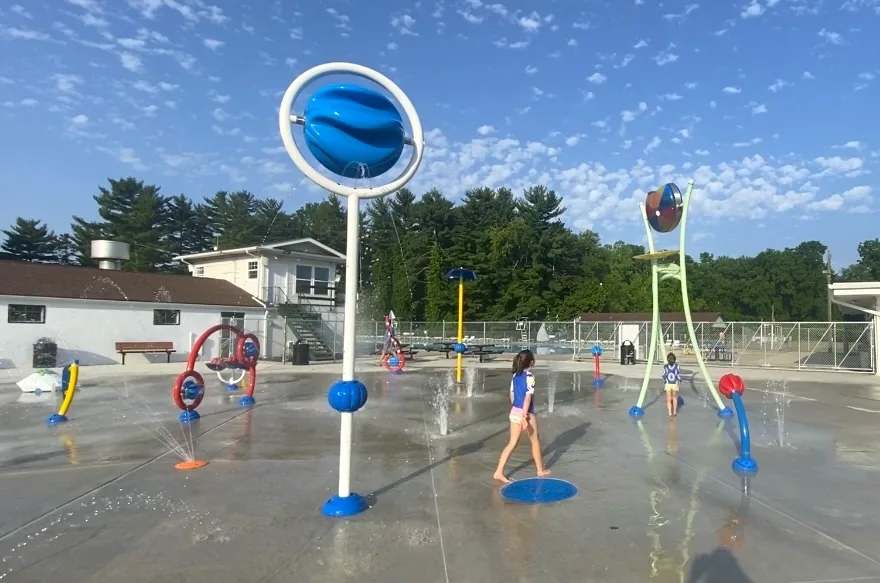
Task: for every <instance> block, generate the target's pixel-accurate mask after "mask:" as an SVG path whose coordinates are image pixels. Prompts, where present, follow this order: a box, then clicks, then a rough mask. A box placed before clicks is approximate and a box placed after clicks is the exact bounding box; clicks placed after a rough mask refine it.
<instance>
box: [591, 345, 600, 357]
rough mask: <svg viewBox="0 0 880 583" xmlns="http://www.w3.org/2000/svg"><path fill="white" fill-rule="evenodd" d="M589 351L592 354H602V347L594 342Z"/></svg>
mask: <svg viewBox="0 0 880 583" xmlns="http://www.w3.org/2000/svg"><path fill="white" fill-rule="evenodd" d="M590 352H592V353H593V356H602V347H601V346H599V345H598V344H594V345H593V348H592V349H591V350H590Z"/></svg>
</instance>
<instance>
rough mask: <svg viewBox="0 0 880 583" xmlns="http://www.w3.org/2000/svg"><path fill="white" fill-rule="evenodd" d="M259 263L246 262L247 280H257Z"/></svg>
mask: <svg viewBox="0 0 880 583" xmlns="http://www.w3.org/2000/svg"><path fill="white" fill-rule="evenodd" d="M258 266H259V263H258V262H256V261H248V279H257V274H258V273H259V267H258Z"/></svg>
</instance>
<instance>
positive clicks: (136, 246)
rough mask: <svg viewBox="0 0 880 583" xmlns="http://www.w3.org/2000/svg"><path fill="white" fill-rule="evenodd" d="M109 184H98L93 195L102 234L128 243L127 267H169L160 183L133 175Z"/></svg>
mask: <svg viewBox="0 0 880 583" xmlns="http://www.w3.org/2000/svg"><path fill="white" fill-rule="evenodd" d="M108 182H109V183H110V188H105V187H99V188H98V194H97V195H95V197H94V199H95V202H97V203H98V215H99V216H100V217H101V218H102V219H103V224H101V228H100V230H101V232H102V233H103V235H104V236H106V237H108V238H110V239H112V240H114V241H121V242H123V243H128V244H129V246H130V247H131V250H130V255H131V258H130V259H129V261H126V262H125V263H124V264H123V267H122V268H123V269H124V270H126V271H158V270H161V269H168V268H169V266H170V265H171V254H170V253H169V251H168V247H167V244H166V242H167V241H166V238H167V236H168V222H167V212H168V199H167V198H166V197H164V196H162V195H161V194H160V193H159V187H157V186H153V185H146V184H144V183H143V181H140V180H137V179H136V178H131V177H129V178H123V179H120V180H113V179H110V180H109V181H108ZM74 220H76V219H74Z"/></svg>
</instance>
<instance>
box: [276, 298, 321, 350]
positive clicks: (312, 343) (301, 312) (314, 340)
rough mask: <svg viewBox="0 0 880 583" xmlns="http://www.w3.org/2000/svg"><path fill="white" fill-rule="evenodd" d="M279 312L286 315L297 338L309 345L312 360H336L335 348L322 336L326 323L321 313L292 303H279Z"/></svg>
mask: <svg viewBox="0 0 880 583" xmlns="http://www.w3.org/2000/svg"><path fill="white" fill-rule="evenodd" d="M278 313H279V314H281V315H282V316H284V319H285V321H286V322H287V327H288V328H289V329H290V331H291V332H293V334H294V336H296V338H297V340H299V341H300V342H305V343H306V344H308V345H309V356H310V358H311V360H315V361H328V360H335V355H334V354H333V348H332V347H331V346H329V343H328V342H326V341H325V340H324V339H323V338H322V336H323V335H324V328H325V327H326V324H325V323H324V321H323V320H321V315H320V314H314V313H311V312H309V311H308V310H305V309H303V307H302V306H299V305H297V304H290V303H284V304H278Z"/></svg>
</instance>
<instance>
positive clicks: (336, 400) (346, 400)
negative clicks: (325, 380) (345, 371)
mask: <svg viewBox="0 0 880 583" xmlns="http://www.w3.org/2000/svg"><path fill="white" fill-rule="evenodd" d="M327 401H328V402H329V403H330V406H331V407H333V409H335V410H336V411H339V412H340V413H354V412H355V411H357V410H358V409H360V408H361V407H363V406H364V405H366V404H367V387H366V385H364V383H362V382H360V381H336V382H335V383H333V386H331V387H330V390H329V391H328V392H327Z"/></svg>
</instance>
